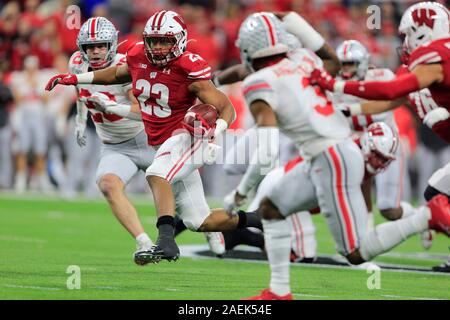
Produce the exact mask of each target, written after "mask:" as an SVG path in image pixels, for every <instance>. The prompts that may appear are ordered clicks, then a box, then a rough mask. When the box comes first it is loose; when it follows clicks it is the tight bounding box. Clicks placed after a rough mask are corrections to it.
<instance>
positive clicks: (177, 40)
mask: <svg viewBox="0 0 450 320" xmlns="http://www.w3.org/2000/svg"><path fill="white" fill-rule="evenodd" d="M143 37H144V45H145V53H146V55H147V58H148V59H149V61H150V62H152V63H153V64H155V65H157V66H165V65H166V64H167V63H169V62H170V61H172V60H174V59H176V58H178V57H179V56H181V55H182V54H183V52H184V51H186V45H187V29H186V24H185V23H184V21H183V19H182V18H181V16H180V15H179V14H178V13H176V12H174V11H166V10H163V11H159V12H156V13H155V14H154V15H152V16H151V17H150V19H148V21H147V24H146V25H145V28H144V33H143ZM152 41H165V42H170V43H172V44H173V45H172V47H171V48H170V49H169V51H168V52H163V51H162V50H160V49H152V47H151V43H152Z"/></svg>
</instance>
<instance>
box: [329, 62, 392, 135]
mask: <svg viewBox="0 0 450 320" xmlns="http://www.w3.org/2000/svg"><path fill="white" fill-rule="evenodd" d="M394 78H395V74H394V73H393V72H392V71H391V70H389V69H387V68H377V69H369V70H367V72H366V76H365V77H364V80H365V81H389V80H392V79H394ZM337 79H340V80H342V78H340V77H337ZM328 96H329V97H330V99H331V101H333V104H334V105H335V106H336V108H338V109H341V110H342V109H345V108H346V107H347V106H348V105H349V104H352V103H363V102H365V101H367V100H365V99H361V98H359V97H355V96H352V95H349V94H345V93H331V92H329V93H328ZM347 119H348V121H349V123H350V126H351V127H352V129H353V130H354V131H357V132H358V134H362V133H363V131H364V128H366V127H367V126H369V125H370V124H371V123H373V122H378V121H382V122H385V123H387V124H388V125H390V126H391V127H392V128H397V125H396V123H395V120H394V112H393V111H392V110H389V111H386V112H382V113H379V114H373V115H358V116H352V117H348V118H347Z"/></svg>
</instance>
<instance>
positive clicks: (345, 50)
mask: <svg viewBox="0 0 450 320" xmlns="http://www.w3.org/2000/svg"><path fill="white" fill-rule="evenodd" d="M348 47H349V45H348V42H345V43H344V58H347V52H348Z"/></svg>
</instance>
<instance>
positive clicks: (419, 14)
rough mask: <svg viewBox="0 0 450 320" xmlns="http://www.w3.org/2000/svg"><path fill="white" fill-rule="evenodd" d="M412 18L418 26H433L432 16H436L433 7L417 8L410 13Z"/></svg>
mask: <svg viewBox="0 0 450 320" xmlns="http://www.w3.org/2000/svg"><path fill="white" fill-rule="evenodd" d="M411 14H412V18H413V20H414V22H416V23H417V24H418V25H419V26H423V25H426V26H427V27H429V28H433V27H434V17H435V16H436V11H434V10H433V9H424V8H421V9H417V10H414V11H413V12H412V13H411Z"/></svg>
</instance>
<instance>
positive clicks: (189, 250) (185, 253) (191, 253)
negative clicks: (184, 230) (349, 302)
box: [180, 244, 450, 277]
mask: <svg viewBox="0 0 450 320" xmlns="http://www.w3.org/2000/svg"><path fill="white" fill-rule="evenodd" d="M247 249H248V251H259V250H258V249H256V248H252V247H248V248H246V250H247ZM207 250H209V248H208V245H206V244H205V245H181V246H180V252H181V257H182V258H183V257H187V258H193V259H218V258H216V257H208V256H200V255H198V254H197V252H199V251H207ZM322 256H325V257H333V258H334V257H335V256H336V255H322ZM227 260H229V261H242V262H247V263H259V264H267V261H266V260H248V259H239V258H225V259H223V261H227ZM338 260H339V259H338ZM376 264H377V265H378V266H380V267H381V271H382V272H383V273H384V272H402V273H413V274H420V275H425V274H427V275H433V276H442V277H449V276H450V274H447V273H439V272H434V271H431V270H429V268H425V267H418V266H406V265H396V264H388V263H379V262H376ZM291 266H292V267H294V268H328V269H350V270H356V271H364V269H361V268H357V267H355V266H353V267H352V266H340V265H329V264H318V263H313V264H309V263H292V264H291ZM387 266H391V267H398V268H402V267H410V268H411V267H413V268H417V269H421V270H423V271H417V270H405V269H403V270H395V269H386V268H383V267H387Z"/></svg>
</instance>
